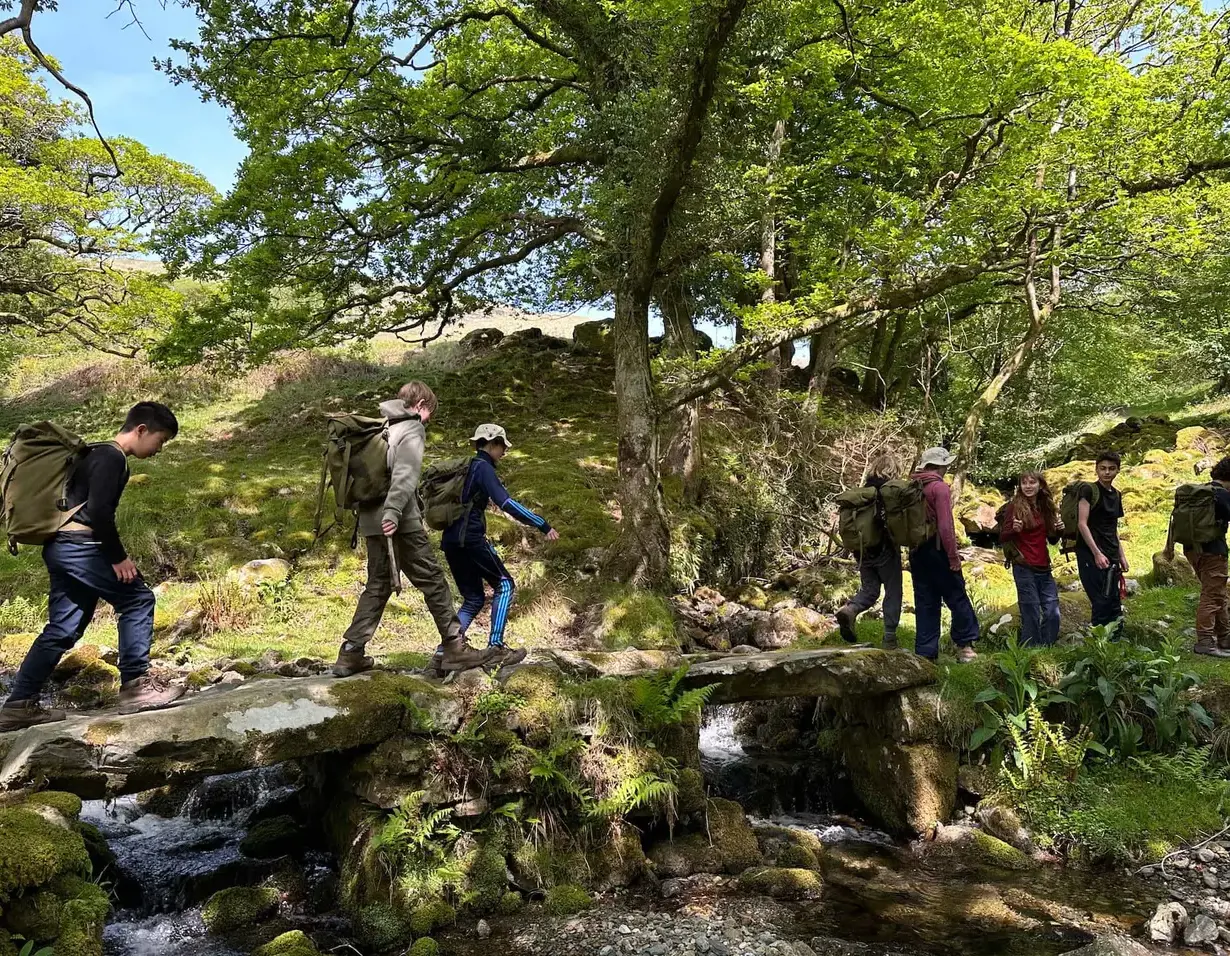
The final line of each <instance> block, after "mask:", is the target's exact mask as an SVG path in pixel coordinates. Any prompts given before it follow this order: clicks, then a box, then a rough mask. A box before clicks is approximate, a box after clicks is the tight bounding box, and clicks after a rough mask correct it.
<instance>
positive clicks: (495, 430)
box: [470, 422, 512, 448]
mask: <svg viewBox="0 0 1230 956" xmlns="http://www.w3.org/2000/svg"><path fill="white" fill-rule="evenodd" d="M497 440H499V441H502V442H503V443H504V447H505V448H512V442H510V441H509V440H508V433H507V432H506V431H504V429H503V428H501V427H500V426H499V425H493V424H491V423H490V422H488V423H487V424H486V425H479V426H478V427H477V428H476V429H474V434H473V435H472V436H471V437H470V441H497Z"/></svg>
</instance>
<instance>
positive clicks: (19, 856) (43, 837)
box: [0, 794, 90, 903]
mask: <svg viewBox="0 0 1230 956" xmlns="http://www.w3.org/2000/svg"><path fill="white" fill-rule="evenodd" d="M40 796H42V798H43V800H47V799H48V795H46V794H43V795H40ZM62 796H68V795H67V794H62ZM77 806H78V809H79V808H80V801H78V802H77ZM75 824H76V821H75V820H74V819H73V818H72V817H71V816H68V815H66V814H64V813H62V812H61V811H60V810H59V809H57V808H55V807H53V806H50V805H48V804H47V803H39V804H29V803H27V804H17V805H11V806H7V807H0V902H4V903H7V901H8V900H10V899H12V898H13V897H14V896H16V895H18V894H20V893H23V892H26V891H27V890H30V889H32V888H36V887H41V886H46V885H47V884H48V883H50V882H51V881H52V880H54V879H56V878H57V877H59V876H64V875H75V876H88V875H89V874H90V857H89V854H88V853H87V852H86V848H85V841H84V840H82V838H81V834H80V832H78V830H77V828H76V825H75Z"/></svg>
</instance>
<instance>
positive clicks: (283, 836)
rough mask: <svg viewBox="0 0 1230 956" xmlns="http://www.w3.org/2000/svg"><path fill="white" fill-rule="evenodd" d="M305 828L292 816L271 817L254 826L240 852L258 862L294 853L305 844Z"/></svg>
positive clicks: (240, 844)
mask: <svg viewBox="0 0 1230 956" xmlns="http://www.w3.org/2000/svg"><path fill="white" fill-rule="evenodd" d="M303 836H304V834H303V828H302V827H301V826H299V823H298V821H296V820H295V818H294V817H291V816H286V815H283V816H279V817H271V818H270V819H268V820H261V821H259V822H258V823H256V824H254V825H253V827H252V829H250V830H249V831H248V833H247V835H246V836H245V837H244V838H243V840H241V841H240V843H239V852H240V853H242V854H243V855H244V856H250V857H253V858H254V859H258V860H269V859H272V858H274V857H278V856H284V855H286V854H287V853H293V852H294V851H295V850H296V849H298V848H299V847H301V846H302V844H303Z"/></svg>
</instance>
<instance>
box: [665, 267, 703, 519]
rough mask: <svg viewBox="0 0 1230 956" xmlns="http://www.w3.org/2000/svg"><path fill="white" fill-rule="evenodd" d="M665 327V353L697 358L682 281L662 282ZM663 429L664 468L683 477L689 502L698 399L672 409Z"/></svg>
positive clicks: (696, 491) (696, 492) (696, 493)
mask: <svg viewBox="0 0 1230 956" xmlns="http://www.w3.org/2000/svg"><path fill="white" fill-rule="evenodd" d="M658 304H659V306H660V308H661V309H662V321H663V324H664V326H665V332H666V335H665V341H664V343H663V347H664V349H665V351H666V354H667V355H668V356H672V357H676V358H678V357H686V358H688V359H692V358H695V357H696V326H695V324H694V323H693V321H692V309H691V306H690V305H689V302H688V296H687V289H685V288H684V287H683V285H682V283H679V282H675V281H671V282H667V283H665V285H664V287H663V289H662V291H661V293H660V294H659V296H658ZM663 425H664V426H665V428H666V435H667V438H666V455H665V463H666V470H667V471H668V472H669V473H670V474H672V475H678V476H679V477H681V478H682V479H683V498H684V501H686V502H688V503H689V504H694V503H695V502H697V501H699V500H700V467H699V466H700V399H697V400H696V401H693V402H688V403H687V404H685V405H681V406H680V407H678V408H675V409H672V410H671V412H670V413H669V415H667V418H666V421H665V422H664V423H663Z"/></svg>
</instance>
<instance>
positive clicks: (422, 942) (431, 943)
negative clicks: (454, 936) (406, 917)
mask: <svg viewBox="0 0 1230 956" xmlns="http://www.w3.org/2000/svg"><path fill="white" fill-rule="evenodd" d="M406 956H440V944H439V943H437V942H436V941H435V940H434V939H432V938H431V937H430V936H424V937H423V938H422V939H416V940H415V941H414V945H413V946H411V947H410V949H409V950H407V951H406Z"/></svg>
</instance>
